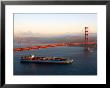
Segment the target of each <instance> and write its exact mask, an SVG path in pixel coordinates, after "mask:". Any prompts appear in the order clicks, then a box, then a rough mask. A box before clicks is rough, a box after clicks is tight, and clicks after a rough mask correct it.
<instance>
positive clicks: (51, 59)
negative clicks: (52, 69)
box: [20, 55, 73, 64]
mask: <svg viewBox="0 0 110 88" xmlns="http://www.w3.org/2000/svg"><path fill="white" fill-rule="evenodd" d="M20 62H28V63H53V64H54V63H55V64H69V63H72V62H73V59H65V58H62V57H38V56H35V55H29V56H23V57H21V59H20Z"/></svg>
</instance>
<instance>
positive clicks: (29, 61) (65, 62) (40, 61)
mask: <svg viewBox="0 0 110 88" xmlns="http://www.w3.org/2000/svg"><path fill="white" fill-rule="evenodd" d="M20 62H21V63H52V64H69V63H72V62H73V60H67V61H53V60H20Z"/></svg>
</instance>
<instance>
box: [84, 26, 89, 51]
mask: <svg viewBox="0 0 110 88" xmlns="http://www.w3.org/2000/svg"><path fill="white" fill-rule="evenodd" d="M88 49H89V48H88V27H85V50H88Z"/></svg>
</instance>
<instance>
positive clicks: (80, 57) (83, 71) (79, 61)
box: [14, 47, 97, 75]
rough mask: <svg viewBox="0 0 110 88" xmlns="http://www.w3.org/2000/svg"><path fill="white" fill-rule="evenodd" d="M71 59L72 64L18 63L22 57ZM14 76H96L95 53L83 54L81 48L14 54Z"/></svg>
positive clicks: (62, 48) (58, 48) (49, 49)
mask: <svg viewBox="0 0 110 88" xmlns="http://www.w3.org/2000/svg"><path fill="white" fill-rule="evenodd" d="M28 54H35V55H37V56H56V57H64V58H71V59H73V60H74V62H73V63H72V64H35V63H31V64H26V63H20V62H19V58H20V57H21V56H23V55H28ZM14 75H97V51H96V50H94V51H93V52H85V51H84V48H83V47H53V48H47V49H40V50H31V51H23V52H17V53H14Z"/></svg>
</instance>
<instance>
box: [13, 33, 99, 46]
mask: <svg viewBox="0 0 110 88" xmlns="http://www.w3.org/2000/svg"><path fill="white" fill-rule="evenodd" d="M83 41H84V35H82V34H76V35H61V36H55V37H54V36H53V37H14V43H36V44H37V43H38V44H42V43H43V44H45V43H62V42H83ZM89 41H97V35H96V34H95V33H93V34H89Z"/></svg>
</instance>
